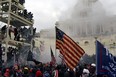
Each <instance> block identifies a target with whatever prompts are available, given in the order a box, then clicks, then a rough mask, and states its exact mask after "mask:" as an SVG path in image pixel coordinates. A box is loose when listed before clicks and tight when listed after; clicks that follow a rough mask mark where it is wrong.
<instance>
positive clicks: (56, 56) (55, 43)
mask: <svg viewBox="0 0 116 77" xmlns="http://www.w3.org/2000/svg"><path fill="white" fill-rule="evenodd" d="M55 25H56V26H57V24H55ZM56 26H55V58H56V63H57V52H56Z"/></svg>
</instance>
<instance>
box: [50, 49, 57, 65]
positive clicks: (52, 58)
mask: <svg viewBox="0 0 116 77" xmlns="http://www.w3.org/2000/svg"><path fill="white" fill-rule="evenodd" d="M50 51H51V63H52V65H55V64H56V59H55V57H54V54H53V52H52V48H51V47H50Z"/></svg>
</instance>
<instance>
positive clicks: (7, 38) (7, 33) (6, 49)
mask: <svg viewBox="0 0 116 77" xmlns="http://www.w3.org/2000/svg"><path fill="white" fill-rule="evenodd" d="M10 12H11V0H9V10H8V22H7V31H6V39H5V42H6V47H5V58H4V61H5V63H6V62H7V52H8V41H9V26H10V19H11V17H10Z"/></svg>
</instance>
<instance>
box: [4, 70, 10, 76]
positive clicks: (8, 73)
mask: <svg viewBox="0 0 116 77" xmlns="http://www.w3.org/2000/svg"><path fill="white" fill-rule="evenodd" d="M4 77H10V70H9V69H8V68H7V69H6V71H5V73H4Z"/></svg>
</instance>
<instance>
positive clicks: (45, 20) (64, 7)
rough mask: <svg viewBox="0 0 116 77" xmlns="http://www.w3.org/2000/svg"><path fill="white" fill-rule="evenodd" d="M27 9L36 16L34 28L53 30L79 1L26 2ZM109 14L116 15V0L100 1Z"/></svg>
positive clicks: (30, 0)
mask: <svg viewBox="0 0 116 77" xmlns="http://www.w3.org/2000/svg"><path fill="white" fill-rule="evenodd" d="M25 1H26V3H25V8H26V9H27V10H28V11H31V12H32V13H33V14H34V27H36V28H37V32H39V31H40V30H41V29H48V28H53V27H54V26H55V22H56V21H58V20H59V18H61V17H62V15H63V14H65V13H64V12H70V11H71V8H72V7H73V6H74V5H75V4H76V2H77V1H78V0H25ZM100 1H101V2H102V4H103V7H104V8H105V9H106V11H107V14H110V15H111V14H116V0H100Z"/></svg>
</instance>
